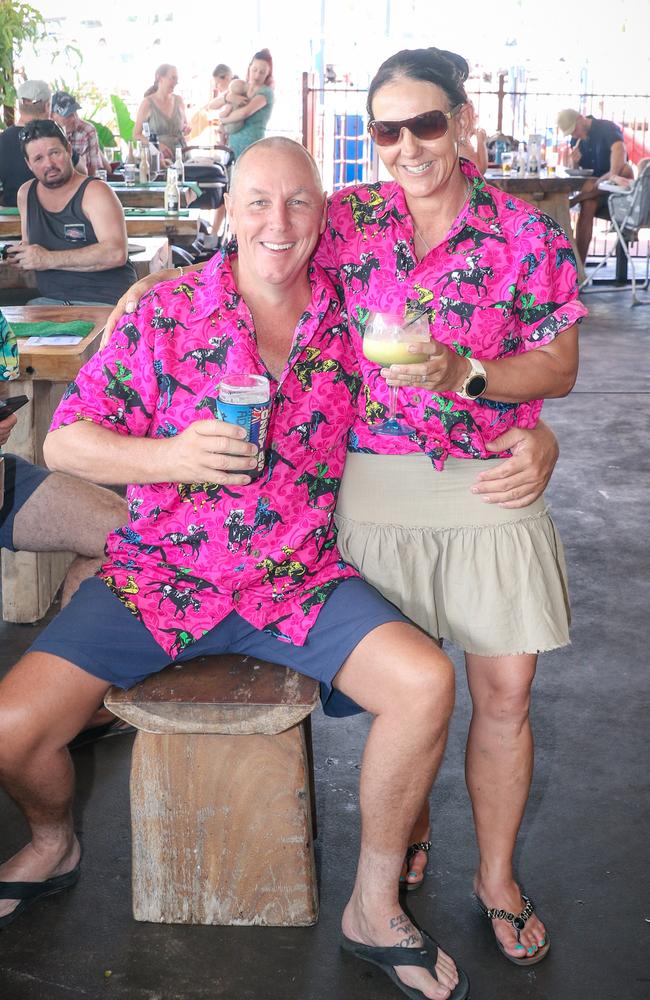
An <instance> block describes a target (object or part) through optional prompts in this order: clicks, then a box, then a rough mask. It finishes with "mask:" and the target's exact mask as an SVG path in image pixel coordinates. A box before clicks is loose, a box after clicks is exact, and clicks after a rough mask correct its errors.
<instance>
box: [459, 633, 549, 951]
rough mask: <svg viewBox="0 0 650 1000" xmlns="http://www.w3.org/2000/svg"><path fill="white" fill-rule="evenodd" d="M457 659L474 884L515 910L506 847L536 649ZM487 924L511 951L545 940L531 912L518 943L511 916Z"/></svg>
mask: <svg viewBox="0 0 650 1000" xmlns="http://www.w3.org/2000/svg"><path fill="white" fill-rule="evenodd" d="M465 661H466V667H467V679H468V682H469V689H470V694H471V696H472V702H473V714H472V721H471V724H470V729H469V737H468V741H467V755H466V758H465V777H466V780H467V788H468V790H469V794H470V798H471V800H472V810H473V812H474V824H475V826H476V837H477V841H478V849H479V866H478V871H477V873H476V879H475V890H476V894H477V895H478V896H479V897H480V899H481V900H482V902H483V903H484V904H485V906H486V907H488V908H493V907H496V908H499V909H504V910H509V911H510V912H512V913H514V914H518V913H520V912H521V910H522V909H523V903H522V900H521V894H520V889H519V886H518V885H517V883H516V881H515V878H514V872H513V854H514V850H515V842H516V839H517V834H518V832H519V827H520V826H521V821H522V819H523V815H524V810H525V808H526V802H527V799H528V793H529V791H530V782H531V778H532V773H533V736H532V731H531V727H530V719H529V709H530V694H531V687H532V683H533V679H534V677H535V668H536V665H537V656H535V655H533V654H524V655H521V656H500V657H486V656H476V655H475V654H469V653H467V654H466V656H465ZM494 929H495V933H496V934H497V936H498V938H499V940H500V941H501V943H502V945H503V946H504V947H505V948H506V950H507V951H508V954H511V955H513V956H514V957H515V958H526V957H527V956H528V955H532V954H534V953H535V952H536V951H537V950H538V948H541V947H543V945H544V943H545V940H546V931H545V928H544V925H543V924H542V922H541V921H540V920H539V918H538V917H537V915H536V914H533V915H532V917H530V919H529V920H528V922H527V924H526V926H525V928H524V930H523V931H522V932H521V943H520V944H518V942H517V935H516V931H515V929H514V928H513V927H512V925H511V924H508V923H506V922H505V921H503V920H495V921H494Z"/></svg>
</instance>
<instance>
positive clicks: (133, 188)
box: [108, 181, 201, 208]
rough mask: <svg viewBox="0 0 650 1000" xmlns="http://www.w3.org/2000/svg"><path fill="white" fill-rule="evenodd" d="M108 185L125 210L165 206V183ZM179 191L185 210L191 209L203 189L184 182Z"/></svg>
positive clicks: (115, 182) (117, 183)
mask: <svg viewBox="0 0 650 1000" xmlns="http://www.w3.org/2000/svg"><path fill="white" fill-rule="evenodd" d="M108 183H109V187H110V188H111V189H112V190H113V191H114V192H115V194H116V195H117V197H118V198H119V199H120V202H121V203H122V205H123V206H124V207H125V208H162V206H163V204H164V198H165V182H164V181H150V182H149V183H148V184H125V183H124V181H109V182H108ZM178 189H179V192H180V196H181V205H182V206H183V207H185V208H189V206H190V205H191V204H192V202H193V201H196V199H197V198H199V197H200V195H201V188H200V187H199V185H198V184H195V183H194V182H193V181H184V182H183V184H179V185H178Z"/></svg>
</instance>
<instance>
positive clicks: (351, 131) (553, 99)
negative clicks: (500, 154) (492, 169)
mask: <svg viewBox="0 0 650 1000" xmlns="http://www.w3.org/2000/svg"><path fill="white" fill-rule="evenodd" d="M506 79H507V78H506V75H505V74H502V75H500V76H499V80H498V86H497V88H496V89H494V88H492V89H489V88H487V89H485V88H482V87H481V85H480V84H479V83H478V81H472V80H470V81H469V82H468V87H467V93H468V97H469V99H470V100H471V101H472V104H473V105H474V108H475V111H476V115H477V119H478V122H479V124H480V125H481V126H482V127H483V128H484V129H485V130H486V132H487V133H488V135H494V134H495V133H497V132H502V133H503V134H505V135H508V136H511V137H512V138H513V139H514V140H515V141H525V140H526V139H527V138H528V136H529V135H540V136H542V137H543V139H544V142H545V144H546V145H547V146H548V145H552V146H553V148H554V149H557V148H558V147H559V146H561V145H562V143H563V142H566V141H568V140H565V139H564V138H563V137H562V136H561V135H559V134H558V131H557V128H556V124H555V120H556V116H557V112H558V111H559V110H560V109H562V108H567V107H573V108H575V109H576V110H577V111H579V112H580V113H581V114H584V115H588V114H593V115H594V117H596V118H607V119H610V120H611V121H615V122H616V123H617V124H618V125H620V126H621V128H622V129H623V134H624V136H625V144H626V148H627V151H628V156H629V158H630V160H631V161H632V162H633V163H638V161H639V160H640V159H642V158H643V157H645V156H650V131H649V115H650V94H596V93H583V94H578V95H576V94H575V93H562V92H561V91H557V92H550V91H536V90H533V89H530V88H529V87H528V85H527V84H526V81H525V80H517V79H514V80H513V79H510V80H509V81H508V84H509V85H508V87H506ZM367 93H368V91H367V89H366V88H360V87H346V86H344V85H342V84H331V85H327V86H325V87H320V86H318V85H317V84H316V80H315V78H314V77H313V76H310V74H308V73H303V78H302V136H303V144H304V145H305V146H306V147H307V149H309V150H310V152H311V153H312V155H313V156H314V158H315V159H316V162H317V163H318V166H319V169H320V171H321V175H322V177H323V183H324V185H325V188H326V190H327V191H337V190H338V189H339V188H341V187H344V186H345V185H346V184H354V183H361V182H364V181H375V180H377V176H378V170H379V161H378V158H377V154H376V151H375V148H374V143H372V141H371V140H370V137H369V135H368V133H367V131H366V122H367V117H368V116H367V113H366V98H367ZM608 230H609V226H608V224H607V223H606V222H604V221H603V220H596V223H595V225H594V238H593V240H592V244H591V247H590V256H604V254H605V253H606V251H607V248H608V246H609V244H610V243H611V241H612V236H611V234H610V233H609V232H608ZM645 243H646V241H643V243H642V245H641V246H640V247H639V248H638V249H637V252H638V253H643V254H645Z"/></svg>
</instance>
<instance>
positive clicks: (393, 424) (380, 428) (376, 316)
mask: <svg viewBox="0 0 650 1000" xmlns="http://www.w3.org/2000/svg"><path fill="white" fill-rule="evenodd" d="M429 336H430V334H429V319H428V316H427V315H426V314H422V315H416V316H405V315H403V314H398V313H382V312H371V313H369V315H368V318H367V320H366V325H365V328H364V332H363V353H364V354H365V356H366V357H367V358H368V360H369V361H374V362H375V363H376V364H384V363H388V364H390V365H391V368H382V369H381V374H382V375H383V376H384V377H385V378H386V376H387V375H390V374H391V372H392V371H393V367H394V364H393V363H394V362H404V361H406V360H407V359H408V358H409V357H410V356H411V353H412V352H413V351H414V352H415V353H414V354H413V360H414V361H415V362H418V361H425V360H426V354H425V353H424V348H425V347H427V346H428V343H429ZM386 381H387V382H388V384H389V386H390V394H389V408H388V419H387V420H382V421H381V423H378V424H373V425H372V426H371V428H370V430H371V431H372V432H373V434H411V433H412V431H413V428H412V427H409V426H408V424H404V423H402V422H401V421H400V420H398V419H397V392H398V389H399V386H400V385H402V384H403V385H411V384H412V383H410V382H403V383H402V382H396V381H394V380H391V381H389V380H388V378H386Z"/></svg>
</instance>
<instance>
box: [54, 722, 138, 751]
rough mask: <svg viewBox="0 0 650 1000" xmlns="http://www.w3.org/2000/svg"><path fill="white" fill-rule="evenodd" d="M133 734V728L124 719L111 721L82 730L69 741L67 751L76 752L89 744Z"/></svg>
mask: <svg viewBox="0 0 650 1000" xmlns="http://www.w3.org/2000/svg"><path fill="white" fill-rule="evenodd" d="M135 732H136V728H135V726H132V725H130V723H128V722H125V721H124V719H118V718H115V719H111V721H110V722H104V723H102V725H100V726H89V727H88V729H82V730H81V732H80V733H78V734H77V735H76V736H75V737H74V739H72V740H70V742H69V743H68V750H78V749H79V748H80V747H85V746H88V744H89V743H96V742H97V740H107V739H109V737H111V736H128V735H129V734H130V733H135Z"/></svg>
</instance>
